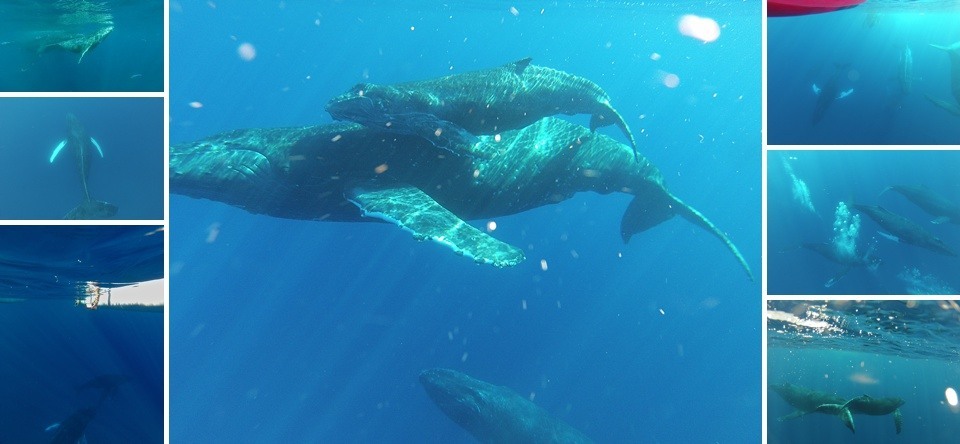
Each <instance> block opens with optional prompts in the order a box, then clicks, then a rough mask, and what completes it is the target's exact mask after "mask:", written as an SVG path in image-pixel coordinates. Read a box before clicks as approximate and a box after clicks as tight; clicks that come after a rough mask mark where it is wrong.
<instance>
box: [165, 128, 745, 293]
mask: <svg viewBox="0 0 960 444" xmlns="http://www.w3.org/2000/svg"><path fill="white" fill-rule="evenodd" d="M480 137H481V138H482V139H485V142H486V143H496V144H499V146H501V148H500V154H498V155H497V156H494V157H492V158H489V159H479V158H470V157H466V156H450V155H446V153H445V152H443V151H441V150H437V149H436V148H434V147H433V146H432V145H431V144H430V142H428V141H426V140H424V139H422V138H420V137H416V136H407V135H402V134H396V133H390V132H383V131H377V130H373V129H370V128H367V127H364V126H362V125H358V124H350V123H335V124H329V125H320V126H309V127H300V128H278V129H247V130H237V131H232V132H227V133H222V134H218V135H215V136H212V137H210V138H207V139H204V140H200V141H198V142H192V143H186V144H180V145H175V146H172V147H171V148H170V191H171V192H172V193H177V194H183V195H187V196H191V197H195V198H204V199H211V200H216V201H220V202H224V203H227V204H230V205H234V206H237V207H240V208H243V209H245V210H247V211H249V212H252V213H259V214H267V215H271V216H274V217H282V218H289V219H307V220H323V221H351V222H370V221H380V222H390V223H393V224H395V225H397V226H399V227H400V228H402V229H405V230H407V231H409V232H411V233H413V235H414V237H415V238H417V239H420V240H432V241H434V242H437V243H439V244H441V245H444V246H446V247H448V248H451V249H453V250H454V251H455V252H456V253H458V254H460V255H463V256H466V257H468V258H471V259H473V260H475V261H476V262H479V263H486V264H492V265H494V266H497V267H507V266H513V265H516V264H517V263H519V262H520V261H522V260H523V259H524V255H523V251H522V250H520V249H519V248H516V247H513V246H511V245H509V244H506V243H503V242H501V241H499V240H497V239H495V238H493V237H491V236H490V235H489V234H487V233H484V232H483V231H481V230H478V229H476V228H474V227H473V226H471V225H469V224H467V223H466V222H464V221H466V220H477V219H490V218H495V217H501V216H505V215H510V214H515V213H519V212H522V211H526V210H529V209H533V208H536V207H540V206H543V205H547V204H552V203H558V202H561V201H563V200H566V199H568V198H570V197H571V196H573V194H574V193H576V192H581V191H594V192H597V193H601V194H609V193H613V192H622V193H627V194H630V195H633V196H634V197H633V200H632V201H631V202H630V204H629V205H628V207H627V210H626V211H625V213H624V215H623V218H622V220H621V223H620V234H621V238H622V239H623V241H624V242H627V241H629V240H630V238H631V237H632V236H633V235H635V234H636V233H640V232H643V231H646V230H647V229H650V228H652V227H654V226H656V225H658V224H660V223H661V222H664V221H666V220H669V219H670V218H672V217H673V216H676V215H680V216H683V217H684V218H685V219H687V220H688V221H691V222H693V223H694V224H696V225H698V226H700V227H702V228H704V229H705V230H707V231H708V232H709V233H711V234H713V235H714V236H716V237H717V238H718V239H720V240H721V241H722V242H723V243H724V245H725V246H726V247H727V249H728V250H729V251H730V252H731V253H732V254H733V255H734V257H735V258H736V259H737V261H738V262H739V263H740V265H741V266H742V267H743V269H744V270H745V271H746V273H747V275H748V276H749V277H750V279H753V275H752V272H751V271H750V267H749V265H747V262H746V260H745V259H744V257H743V255H741V254H740V252H739V250H738V249H737V247H736V246H735V245H734V244H733V242H732V241H731V240H730V239H729V238H728V237H727V235H726V234H725V233H724V232H723V231H721V230H720V229H719V228H717V227H716V226H715V225H713V223H712V222H710V221H709V220H708V219H707V218H706V217H705V216H704V215H703V214H701V213H700V212H699V211H697V210H696V209H694V208H692V207H691V206H689V205H687V204H685V203H684V202H683V201H681V200H680V199H678V198H677V197H676V196H674V195H673V194H671V193H670V192H669V191H667V189H666V187H665V186H664V184H663V176H662V175H661V173H660V171H659V169H657V167H656V166H654V165H653V164H652V163H651V162H650V161H649V160H647V159H646V158H643V157H640V158H639V162H638V161H637V160H636V158H635V157H634V153H633V152H632V150H631V148H630V147H628V146H626V145H624V144H621V143H619V142H617V141H615V140H613V139H611V138H610V137H607V136H605V135H602V134H598V133H593V132H591V131H590V130H589V129H587V128H585V127H582V126H580V125H576V124H573V123H570V122H566V121H564V120H562V119H558V118H553V117H547V118H543V119H541V120H539V121H537V122H536V123H534V124H532V125H529V126H527V127H524V128H523V129H520V130H513V131H506V132H504V133H502V134H501V136H500V137H496V138H494V136H480Z"/></svg>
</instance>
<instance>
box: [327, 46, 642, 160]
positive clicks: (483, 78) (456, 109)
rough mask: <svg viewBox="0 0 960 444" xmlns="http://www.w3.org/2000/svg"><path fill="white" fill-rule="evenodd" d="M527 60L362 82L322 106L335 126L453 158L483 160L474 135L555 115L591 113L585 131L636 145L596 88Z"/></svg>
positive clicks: (488, 149) (485, 150)
mask: <svg viewBox="0 0 960 444" xmlns="http://www.w3.org/2000/svg"><path fill="white" fill-rule="evenodd" d="M530 61H531V59H530V58H526V59H523V60H519V61H516V62H513V63H508V64H506V65H502V66H499V67H496V68H492V69H485V70H480V71H473V72H467V73H463V74H454V75H449V76H446V77H441V78H438V79H431V80H422V81H415V82H407V83H398V84H395V85H377V84H373V83H361V84H358V85H356V86H354V87H353V88H352V89H350V90H349V91H348V92H346V93H344V94H341V95H339V96H337V97H334V98H333V99H332V100H330V102H328V103H327V107H326V109H327V112H329V113H330V115H331V116H333V118H334V119H336V120H343V121H351V122H357V123H360V124H363V125H366V126H369V127H371V128H374V129H380V130H387V131H391V132H396V133H399V134H407V135H415V136H420V137H423V138H424V139H427V140H429V141H431V142H433V143H434V144H435V145H436V146H438V147H441V148H444V149H447V150H450V151H452V152H454V153H457V154H466V155H469V156H477V157H489V156H491V155H493V154H494V153H493V152H492V151H494V150H495V149H496V145H490V144H481V143H479V142H480V141H479V140H477V138H476V137H475V135H494V134H498V133H501V132H504V131H508V130H515V129H520V128H522V127H525V126H527V125H529V124H531V123H533V122H536V121H537V120H539V119H540V118H542V117H546V116H551V115H554V114H568V115H572V114H590V115H591V118H590V130H591V131H593V130H596V129H597V128H598V127H602V126H607V125H616V126H617V127H619V128H620V130H621V131H623V133H624V135H625V136H626V137H627V139H628V140H629V141H630V145H631V146H632V147H633V151H634V154H635V155H636V156H637V160H638V161H639V158H640V155H639V152H637V143H636V141H635V140H634V138H633V133H631V132H630V128H629V127H628V126H627V122H626V121H625V120H624V119H623V116H621V115H620V113H619V112H617V110H616V109H614V108H613V106H611V105H610V97H609V96H607V93H606V92H604V91H603V89H601V88H600V87H599V86H598V85H597V84H595V83H593V82H591V81H590V80H587V79H585V78H583V77H579V76H575V75H573V74H568V73H566V72H563V71H559V70H556V69H551V68H546V67H543V66H537V65H531V64H530Z"/></svg>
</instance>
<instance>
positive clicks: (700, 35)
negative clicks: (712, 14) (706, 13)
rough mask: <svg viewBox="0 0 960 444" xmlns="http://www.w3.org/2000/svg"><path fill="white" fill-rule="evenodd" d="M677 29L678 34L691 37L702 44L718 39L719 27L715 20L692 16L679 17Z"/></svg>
mask: <svg viewBox="0 0 960 444" xmlns="http://www.w3.org/2000/svg"><path fill="white" fill-rule="evenodd" d="M677 29H678V30H679V31H680V34H683V35H685V36H687V37H693V38H695V39H697V40H700V41H701V42H703V43H710V42H713V41H716V40H717V39H718V38H720V25H718V24H717V22H716V21H715V20H713V19H711V18H707V17H699V16H696V15H693V14H687V15H685V16H683V17H680V22H679V23H678V24H677Z"/></svg>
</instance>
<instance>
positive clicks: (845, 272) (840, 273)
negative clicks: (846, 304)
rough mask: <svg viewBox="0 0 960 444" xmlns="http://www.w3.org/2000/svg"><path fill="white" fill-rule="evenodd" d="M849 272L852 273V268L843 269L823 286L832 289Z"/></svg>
mask: <svg viewBox="0 0 960 444" xmlns="http://www.w3.org/2000/svg"><path fill="white" fill-rule="evenodd" d="M849 272H850V267H843V269H842V270H840V271H839V272H837V274H835V275H833V277H831V278H830V280H828V281H827V282H826V283H824V284H823V286H824V287H827V288H830V287H832V286H833V284H836V283H837V282H839V281H840V279H843V277H844V276H846V275H847V273H849Z"/></svg>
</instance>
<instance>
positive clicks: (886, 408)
mask: <svg viewBox="0 0 960 444" xmlns="http://www.w3.org/2000/svg"><path fill="white" fill-rule="evenodd" d="M904 403H905V401H904V400H902V399H900V398H879V399H877V398H871V397H870V396H867V395H863V396H858V397H856V398H853V399H851V400H849V401H847V402H846V404H844V407H846V408H848V409H850V411H851V412H853V413H862V414H865V415H873V416H883V415H889V414H891V413H893V424H894V426H895V427H896V429H897V434H898V435H899V434H900V431H901V429H902V428H903V414H901V413H900V406H902V405H903V404H904Z"/></svg>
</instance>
